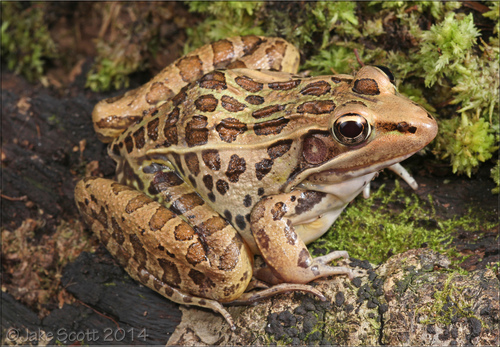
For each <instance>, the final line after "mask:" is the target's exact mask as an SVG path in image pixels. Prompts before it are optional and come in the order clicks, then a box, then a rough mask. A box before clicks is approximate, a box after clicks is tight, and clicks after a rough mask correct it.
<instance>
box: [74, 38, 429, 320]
mask: <svg viewBox="0 0 500 347" xmlns="http://www.w3.org/2000/svg"><path fill="white" fill-rule="evenodd" d="M299 62H300V54H299V51H298V49H297V48H296V47H294V46H293V45H291V44H290V43H288V42H287V41H285V40H284V39H281V38H271V37H261V36H243V37H234V38H228V39H223V40H220V41H217V42H214V43H212V44H209V45H206V46H203V47H201V48H199V49H197V50H194V51H193V52H191V53H189V54H187V55H186V56H184V57H182V58H179V59H178V60H176V61H175V62H174V63H173V64H171V65H169V66H167V67H166V68H165V69H164V70H162V71H161V72H160V73H159V74H158V75H156V76H155V77H154V78H153V79H152V80H151V81H150V82H148V83H146V84H145V85H143V86H141V87H139V88H137V89H134V90H131V91H128V92H126V93H125V94H124V95H122V96H119V97H115V98H109V99H105V100H102V101H100V102H99V103H98V104H97V105H96V106H95V108H94V111H93V114H92V118H93V123H94V128H95V130H96V133H97V135H98V138H99V139H100V140H101V141H103V142H104V143H108V153H109V155H110V156H111V157H112V158H113V159H114V160H115V161H116V163H117V168H116V177H115V179H107V178H99V177H86V178H84V179H82V180H81V181H79V182H78V183H77V185H76V188H75V201H76V204H77V206H78V209H79V211H80V213H81V215H82V217H83V219H84V221H85V222H86V224H87V225H88V226H89V227H90V229H92V230H93V231H94V233H95V234H96V235H97V236H98V238H99V239H100V241H101V242H102V243H103V244H104V246H105V247H106V248H107V249H108V251H109V252H110V253H111V255H112V256H113V257H114V258H115V259H116V260H117V262H118V263H119V264H120V265H121V266H123V268H124V269H125V270H126V271H127V272H128V273H129V274H130V276H131V277H132V278H134V279H135V280H137V281H139V282H140V283H142V284H144V285H146V286H147V287H149V288H151V289H153V290H154V291H156V292H158V293H159V294H161V295H163V296H164V297H166V298H168V299H170V300H172V301H173V302H176V303H179V304H182V305H191V306H198V307H202V308H208V309H211V310H213V311H215V312H218V313H220V314H221V315H222V316H223V317H224V318H225V320H226V321H227V323H228V324H229V325H230V327H231V328H232V329H234V327H235V325H234V320H233V318H232V317H231V315H230V314H229V313H228V311H227V309H226V308H225V307H224V305H228V304H250V303H254V302H255V301H257V300H261V299H263V298H267V297H270V296H272V295H277V294H279V293H284V292H290V291H300V292H305V293H310V294H312V295H314V296H316V297H317V298H319V299H321V300H326V298H325V296H324V295H323V294H322V293H321V292H320V291H318V290H317V289H316V288H314V286H313V285H312V284H311V282H312V281H314V280H316V279H319V278H325V277H328V276H340V275H344V276H346V277H347V278H349V279H352V278H353V277H354V272H353V270H352V269H350V268H349V267H348V266H347V265H345V266H340V265H338V264H336V265H335V266H334V265H332V262H333V261H335V260H341V259H344V260H346V259H348V253H347V252H345V251H341V250H339V251H333V252H331V253H328V254H326V255H323V256H319V257H316V258H313V257H312V256H311V254H310V252H309V251H308V249H307V246H306V245H307V244H309V243H311V242H313V241H314V240H316V239H318V238H319V237H320V236H322V235H323V234H324V233H325V232H327V231H328V230H329V228H330V227H331V225H332V224H333V223H334V221H335V220H336V219H337V218H338V217H339V216H340V214H341V212H342V211H343V210H344V209H345V207H346V206H347V205H348V204H349V203H350V202H351V201H352V200H353V199H354V198H355V197H356V196H357V195H359V194H360V193H361V192H365V193H366V192H367V190H368V188H369V184H370V181H371V180H372V179H373V178H374V177H375V176H377V174H378V173H379V172H380V171H381V170H383V169H386V168H388V169H390V170H392V171H394V172H396V173H397V174H398V175H399V176H401V177H402V178H403V179H404V180H405V181H407V182H408V183H409V184H410V186H412V187H413V188H415V189H416V188H417V185H416V182H415V181H414V179H413V178H412V177H411V175H410V174H409V173H408V172H407V171H406V170H405V169H404V168H403V167H402V166H401V165H400V164H399V163H400V162H401V161H403V160H405V159H406V158H408V157H410V156H411V155H413V154H415V153H417V152H418V151H420V150H421V149H422V148H424V147H425V146H426V145H427V144H429V143H430V142H431V141H432V140H433V138H434V137H435V136H436V133H437V124H436V121H435V119H434V117H433V116H432V115H431V114H430V113H429V112H427V111H426V110H425V109H424V108H423V107H422V106H420V105H419V104H417V103H415V102H414V101H412V100H410V99H408V98H406V97H405V96H403V95H401V94H399V93H398V91H397V88H396V85H395V81H394V77H393V75H392V73H391V72H390V70H389V69H387V68H385V67H382V66H363V67H361V68H360V69H359V70H358V71H357V72H356V73H355V74H352V75H349V74H334V75H324V76H305V75H303V74H302V75H300V74H298V73H297V71H298V66H299Z"/></svg>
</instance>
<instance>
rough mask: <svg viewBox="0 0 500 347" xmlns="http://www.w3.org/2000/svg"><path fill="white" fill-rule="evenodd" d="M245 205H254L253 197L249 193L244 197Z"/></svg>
mask: <svg viewBox="0 0 500 347" xmlns="http://www.w3.org/2000/svg"><path fill="white" fill-rule="evenodd" d="M243 206H245V207H250V206H252V197H251V196H250V195H249V194H247V195H245V198H244V199H243Z"/></svg>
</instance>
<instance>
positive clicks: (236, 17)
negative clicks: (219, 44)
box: [184, 1, 264, 53]
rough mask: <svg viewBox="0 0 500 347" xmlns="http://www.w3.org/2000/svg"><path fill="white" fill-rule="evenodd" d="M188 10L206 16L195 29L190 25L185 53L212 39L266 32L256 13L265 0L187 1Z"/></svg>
mask: <svg viewBox="0 0 500 347" xmlns="http://www.w3.org/2000/svg"><path fill="white" fill-rule="evenodd" d="M186 4H187V5H188V6H189V11H190V12H192V13H198V14H202V15H203V16H205V17H206V19H205V20H204V21H203V22H201V23H200V24H199V25H198V26H196V27H195V28H187V29H186V33H187V34H188V41H187V42H186V44H185V46H184V53H188V52H190V51H192V50H193V49H195V48H198V47H200V46H202V45H204V44H208V43H210V42H213V41H217V40H221V39H224V38H227V37H232V36H239V35H241V36H243V35H263V34H264V31H263V29H262V28H261V25H262V23H261V22H260V21H259V20H258V19H257V18H256V14H257V13H258V12H259V11H260V10H261V9H262V7H263V5H264V2H262V1H187V2H186Z"/></svg>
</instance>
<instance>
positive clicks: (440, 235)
mask: <svg viewBox="0 0 500 347" xmlns="http://www.w3.org/2000/svg"><path fill="white" fill-rule="evenodd" d="M485 220H486V218H484V215H481V214H479V213H476V211H474V210H470V211H469V213H468V214H467V215H466V216H464V217H462V218H452V219H446V220H445V219H441V218H439V217H438V216H437V215H436V212H435V210H434V207H433V201H432V198H431V197H430V196H429V197H428V201H424V200H421V199H419V198H418V196H417V195H416V194H409V193H407V192H404V191H403V189H402V188H401V187H400V186H399V184H398V181H396V188H395V189H394V190H393V191H392V192H390V193H387V192H386V191H385V190H384V187H383V186H382V187H381V188H380V189H379V190H377V191H376V192H374V193H373V194H372V196H371V197H370V198H368V199H364V198H362V197H358V198H357V199H356V200H355V201H354V202H353V203H351V205H349V206H348V207H347V208H346V210H345V211H344V212H343V214H342V215H341V216H340V218H339V219H338V220H337V221H336V222H335V223H334V224H333V226H332V228H331V230H330V231H329V232H328V233H327V234H325V235H324V236H323V237H321V238H320V239H318V240H317V241H316V242H315V243H313V244H312V245H311V247H312V248H327V249H328V251H332V250H345V251H348V252H349V255H350V256H351V257H354V258H359V259H366V260H369V261H370V262H372V263H382V262H384V261H385V260H386V259H387V258H389V257H390V256H391V255H392V254H397V253H402V252H405V251H407V250H410V249H414V248H420V247H423V246H426V247H429V248H431V249H433V250H435V251H437V252H440V253H445V254H447V255H448V256H450V257H453V258H456V257H457V256H458V253H457V252H456V251H455V249H454V248H453V247H450V243H451V239H452V233H453V232H455V231H456V230H457V229H463V230H471V231H477V230H482V229H481V228H488V227H491V228H492V227H493V224H492V223H489V224H488V223H487V222H485ZM490 224H491V225H490ZM463 260H464V259H461V261H463ZM458 261H459V260H457V262H458Z"/></svg>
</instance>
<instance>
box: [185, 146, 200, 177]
mask: <svg viewBox="0 0 500 347" xmlns="http://www.w3.org/2000/svg"><path fill="white" fill-rule="evenodd" d="M184 161H185V162H186V166H187V168H188V169H189V171H191V173H192V174H193V175H194V176H198V174H199V173H200V163H199V161H198V155H197V154H196V153H194V152H189V153H186V154H185V155H184Z"/></svg>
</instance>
